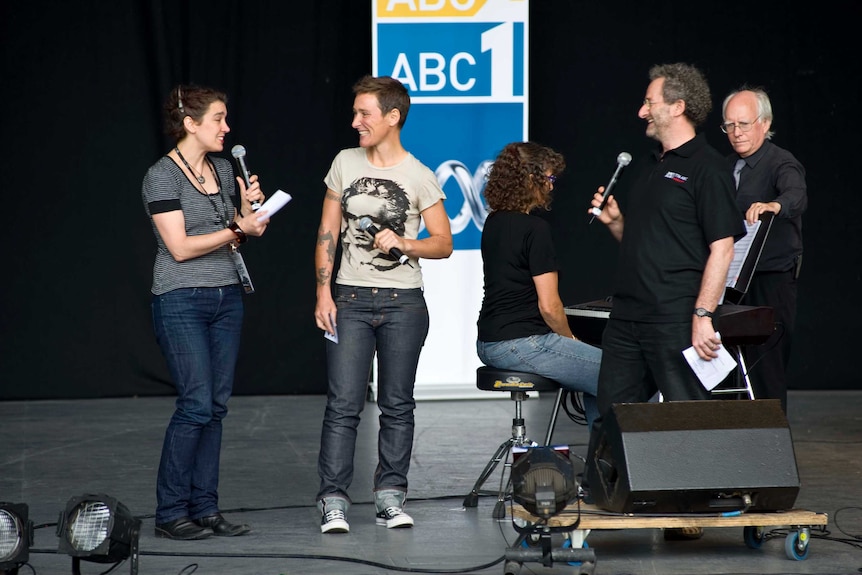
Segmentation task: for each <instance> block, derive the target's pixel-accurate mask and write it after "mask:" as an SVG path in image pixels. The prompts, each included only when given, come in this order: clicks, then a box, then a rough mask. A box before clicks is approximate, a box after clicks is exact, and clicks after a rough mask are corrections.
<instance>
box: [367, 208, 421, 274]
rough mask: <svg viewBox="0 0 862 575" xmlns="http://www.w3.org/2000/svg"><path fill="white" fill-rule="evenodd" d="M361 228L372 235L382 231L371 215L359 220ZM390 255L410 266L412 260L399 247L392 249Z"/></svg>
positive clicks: (400, 262)
mask: <svg viewBox="0 0 862 575" xmlns="http://www.w3.org/2000/svg"><path fill="white" fill-rule="evenodd" d="M359 229H361V230H362V231H363V232H368V233H369V234H371V235H372V236H376V235H377V234H378V233H380V230H379V229H378V228H377V226H375V225H374V224H373V223H372V222H371V218H369V217H364V218H362V219H361V220H359ZM389 255H390V256H392V257H393V258H395V259H396V260H398V263H399V264H402V265H405V264H406V265H408V266H410V261H409V259H408V257H407V256H406V255H405V254H404V252H402V251H401V250H399V249H398V248H392V249H390V250H389ZM410 267H413V266H410Z"/></svg>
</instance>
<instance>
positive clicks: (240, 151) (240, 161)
mask: <svg viewBox="0 0 862 575" xmlns="http://www.w3.org/2000/svg"><path fill="white" fill-rule="evenodd" d="M230 153H231V155H232V156H233V157H234V159H235V160H236V165H237V167H238V168H239V173H240V174H242V179H243V180H245V187H246V188H250V187H251V174H249V172H248V167H246V165H245V146H241V145H239V144H237V145H236V146H234V147H233V148H231V150H230ZM251 209H252V211H255V212H256V211H258V210H259V209H260V202H259V201H257V200H255V201H253V202H252V203H251Z"/></svg>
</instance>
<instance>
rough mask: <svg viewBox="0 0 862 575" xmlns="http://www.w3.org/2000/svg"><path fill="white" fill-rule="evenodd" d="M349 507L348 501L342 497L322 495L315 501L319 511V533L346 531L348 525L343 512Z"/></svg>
mask: <svg viewBox="0 0 862 575" xmlns="http://www.w3.org/2000/svg"><path fill="white" fill-rule="evenodd" d="M349 508H350V502H349V501H348V500H347V499H344V498H343V497H324V498H323V499H321V500H319V501H318V502H317V509H318V510H319V511H320V515H321V518H320V532H321V533H348V532H350V525H349V524H348V523H347V519H346V518H345V514H346V513H347V510H348V509H349Z"/></svg>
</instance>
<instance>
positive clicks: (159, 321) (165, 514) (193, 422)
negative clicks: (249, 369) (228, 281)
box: [152, 284, 243, 524]
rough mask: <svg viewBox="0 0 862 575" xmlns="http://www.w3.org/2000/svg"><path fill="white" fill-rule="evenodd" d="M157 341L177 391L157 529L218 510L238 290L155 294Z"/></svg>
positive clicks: (238, 323) (239, 309)
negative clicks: (220, 464) (162, 524)
mask: <svg viewBox="0 0 862 575" xmlns="http://www.w3.org/2000/svg"><path fill="white" fill-rule="evenodd" d="M152 312H153V325H154V327H155V331H156V340H157V341H158V343H159V346H160V347H161V349H162V353H163V354H164V356H165V359H166V360H167V364H168V369H169V370H170V372H171V377H172V378H173V381H174V385H175V386H176V389H177V400H176V404H175V411H174V414H173V416H172V417H171V421H170V423H169V424H168V429H167V431H166V432H165V442H164V445H163V446H162V456H161V461H160V462H159V473H158V477H157V480H156V499H157V507H156V523H157V524H161V523H167V522H169V521H173V520H175V519H179V518H181V517H190V518H192V519H198V518H200V517H204V516H206V515H212V514H213V513H216V512H218V510H219V508H218V476H219V455H220V452H221V435H222V419H224V418H225V416H226V415H227V401H228V399H229V398H230V395H231V391H232V390H233V378H234V369H235V367H236V360H237V355H238V354H239V340H240V331H241V327H242V316H243V301H242V288H241V287H240V285H239V284H237V285H229V286H223V287H215V288H183V289H176V290H173V291H170V292H168V293H166V294H162V295H158V296H153V299H152Z"/></svg>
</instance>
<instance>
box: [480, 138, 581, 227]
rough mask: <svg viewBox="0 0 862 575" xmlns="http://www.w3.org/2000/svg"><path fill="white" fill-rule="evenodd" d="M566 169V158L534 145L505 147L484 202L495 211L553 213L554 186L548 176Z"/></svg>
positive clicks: (490, 174)
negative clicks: (541, 211)
mask: <svg viewBox="0 0 862 575" xmlns="http://www.w3.org/2000/svg"><path fill="white" fill-rule="evenodd" d="M565 169H566V162H565V160H564V159H563V156H562V155H561V154H559V153H557V152H555V151H554V150H552V149H551V148H547V147H545V146H541V145H539V144H536V143H534V142H513V143H511V144H506V146H505V147H504V148H503V150H502V151H501V152H500V154H499V155H498V156H497V158H496V159H495V160H494V163H493V164H492V165H491V167H490V168H489V169H488V176H487V178H488V181H487V183H486V184H485V192H484V194H485V199H486V200H487V202H488V206H489V207H490V208H491V210H492V211H498V210H500V211H512V212H529V211H531V210H532V209H533V208H536V207H541V208H544V209H546V210H550V205H551V185H550V184H549V182H548V180H547V173H548V172H550V173H551V175H553V176H557V175H559V174H560V173H562V171H563V170H565Z"/></svg>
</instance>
